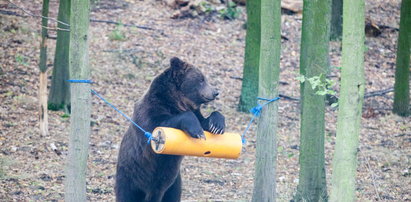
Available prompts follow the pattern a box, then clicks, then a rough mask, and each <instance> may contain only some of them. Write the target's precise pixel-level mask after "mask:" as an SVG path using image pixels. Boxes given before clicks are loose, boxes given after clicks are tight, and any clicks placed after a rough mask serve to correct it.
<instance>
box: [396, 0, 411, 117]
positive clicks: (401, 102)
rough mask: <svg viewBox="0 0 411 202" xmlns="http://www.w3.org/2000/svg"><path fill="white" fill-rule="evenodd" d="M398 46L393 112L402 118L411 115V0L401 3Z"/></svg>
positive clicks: (404, 0)
mask: <svg viewBox="0 0 411 202" xmlns="http://www.w3.org/2000/svg"><path fill="white" fill-rule="evenodd" d="M397 46H398V48H397V67H396V69H395V85H394V107H393V112H394V113H396V114H398V115H400V116H408V115H409V113H410V111H409V110H410V109H409V106H410V50H411V0H402V3H401V16H400V33H399V36H398V45H397Z"/></svg>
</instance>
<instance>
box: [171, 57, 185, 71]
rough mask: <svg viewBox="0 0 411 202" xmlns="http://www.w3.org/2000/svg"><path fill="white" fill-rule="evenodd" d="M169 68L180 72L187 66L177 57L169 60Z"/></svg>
mask: <svg viewBox="0 0 411 202" xmlns="http://www.w3.org/2000/svg"><path fill="white" fill-rule="evenodd" d="M170 67H171V69H173V70H177V71H179V70H180V71H181V70H184V69H185V68H186V67H187V65H186V63H185V62H184V61H182V60H180V58H178V57H173V58H171V59H170Z"/></svg>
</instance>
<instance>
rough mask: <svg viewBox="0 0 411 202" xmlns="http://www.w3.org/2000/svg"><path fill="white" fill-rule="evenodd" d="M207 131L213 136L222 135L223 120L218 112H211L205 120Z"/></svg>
mask: <svg viewBox="0 0 411 202" xmlns="http://www.w3.org/2000/svg"><path fill="white" fill-rule="evenodd" d="M207 120H208V129H207V131H209V132H211V133H214V134H223V133H224V129H225V118H224V116H223V115H222V114H221V113H220V112H213V113H211V114H210V116H209V117H208V118H207Z"/></svg>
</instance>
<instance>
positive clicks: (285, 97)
mask: <svg viewBox="0 0 411 202" xmlns="http://www.w3.org/2000/svg"><path fill="white" fill-rule="evenodd" d="M278 96H279V97H280V98H283V99H286V100H292V101H300V98H295V97H291V96H288V95H283V94H279V95H278Z"/></svg>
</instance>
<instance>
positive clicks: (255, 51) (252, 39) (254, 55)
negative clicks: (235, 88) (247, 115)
mask: <svg viewBox="0 0 411 202" xmlns="http://www.w3.org/2000/svg"><path fill="white" fill-rule="evenodd" d="M260 5H261V0H253V1H248V2H247V5H246V6H247V34H246V37H245V55H244V68H243V82H242V87H241V97H240V104H239V106H238V109H239V110H240V111H243V112H248V110H250V108H252V107H253V106H254V105H255V103H256V101H255V100H256V97H257V93H258V90H257V89H258V68H259V60H260V38H261V36H260V35H261V28H260V26H261V20H260V12H261V11H260Z"/></svg>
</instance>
